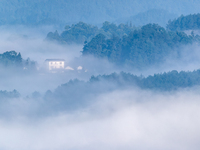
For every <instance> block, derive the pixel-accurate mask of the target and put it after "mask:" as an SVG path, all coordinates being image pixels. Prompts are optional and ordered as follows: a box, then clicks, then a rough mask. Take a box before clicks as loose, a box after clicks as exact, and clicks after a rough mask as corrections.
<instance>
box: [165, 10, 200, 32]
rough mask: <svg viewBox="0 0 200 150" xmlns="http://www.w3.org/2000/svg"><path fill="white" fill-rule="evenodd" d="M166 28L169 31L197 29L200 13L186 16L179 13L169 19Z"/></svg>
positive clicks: (199, 25) (199, 23) (199, 27)
mask: <svg viewBox="0 0 200 150" xmlns="http://www.w3.org/2000/svg"><path fill="white" fill-rule="evenodd" d="M167 29H169V30H171V31H185V30H199V29H200V14H199V13H198V14H192V15H191V14H190V15H187V16H183V15H181V16H180V17H178V18H177V19H174V20H173V21H171V20H169V22H168V24H167Z"/></svg>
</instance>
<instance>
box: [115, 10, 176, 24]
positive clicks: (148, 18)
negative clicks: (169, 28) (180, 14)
mask: <svg viewBox="0 0 200 150" xmlns="http://www.w3.org/2000/svg"><path fill="white" fill-rule="evenodd" d="M176 17H177V15H176V14H173V13H170V12H168V11H166V10H163V9H151V10H148V11H146V12H141V13H139V14H137V15H134V16H131V17H128V18H121V19H118V20H116V21H114V23H117V24H120V23H131V24H132V25H135V26H143V25H146V24H148V23H156V24H159V25H161V26H163V27H166V24H167V23H168V21H169V20H170V19H174V18H176Z"/></svg>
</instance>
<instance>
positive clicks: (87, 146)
mask: <svg viewBox="0 0 200 150" xmlns="http://www.w3.org/2000/svg"><path fill="white" fill-rule="evenodd" d="M199 99H200V95H199V93H198V89H192V90H181V91H177V92H173V93H169V92H166V93H159V92H157V93H156V92H152V91H144V90H138V89H126V90H116V91H113V92H108V93H103V94H100V95H97V96H96V98H95V99H94V101H95V102H94V103H93V104H92V105H90V106H88V107H86V108H83V109H79V110H76V111H73V112H65V111H63V112H60V113H59V114H54V115H51V116H46V117H42V119H41V117H40V116H38V117H36V119H33V118H29V117H28V118H27V117H26V115H25V116H24V115H23V113H22V114H21V115H18V116H16V117H13V118H12V119H5V118H2V119H1V120H0V122H1V123H0V131H1V135H2V136H1V137H0V141H1V142H0V148H1V149H5V150H7V149H9V150H10V149H14V150H25V149H30V150H46V149H50V150H51V149H52V150H54V149H57V150H63V149H73V150H75V149H83V150H92V149H97V150H101V149H111V150H112V149H113V150H115V149H118V150H122V149H128V150H131V149H140V150H146V149H150V150H151V149H152V150H160V149H165V150H175V149H184V150H189V149H193V150H197V149H198V148H199V138H200V136H199V135H200V129H199V125H200V119H199V118H200V113H199V111H200V102H199ZM21 104H22V103H21ZM22 106H23V104H22ZM29 107H31V106H29ZM22 109H26V108H22ZM8 110H9V109H8ZM26 111H28V109H27V110H26Z"/></svg>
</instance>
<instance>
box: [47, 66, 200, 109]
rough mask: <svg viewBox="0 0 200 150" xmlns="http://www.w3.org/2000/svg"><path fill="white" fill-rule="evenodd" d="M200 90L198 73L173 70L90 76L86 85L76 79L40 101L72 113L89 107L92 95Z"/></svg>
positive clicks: (199, 72) (199, 71)
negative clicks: (197, 88)
mask: <svg viewBox="0 0 200 150" xmlns="http://www.w3.org/2000/svg"><path fill="white" fill-rule="evenodd" d="M194 86H200V70H197V71H193V72H184V71H181V72H177V71H176V70H174V71H171V72H167V73H163V74H155V75H153V76H148V77H146V78H145V77H142V76H135V75H132V74H130V73H124V72H121V73H119V74H117V73H113V74H110V75H99V76H96V77H95V76H92V77H91V79H90V80H89V81H88V82H85V81H80V80H78V79H76V80H71V81H69V82H68V83H66V84H62V85H61V86H59V87H58V88H57V89H56V90H55V91H54V92H51V91H47V92H46V94H45V96H44V99H45V100H46V101H47V102H48V105H49V106H52V107H53V108H54V109H57V110H62V109H65V110H74V109H75V108H77V107H80V106H81V107H83V106H86V105H88V104H89V103H92V102H93V101H92V100H93V98H92V97H95V95H98V94H101V93H106V92H112V91H114V90H122V89H127V88H130V89H132V88H140V89H143V90H153V91H162V92H163V91H174V90H178V89H181V88H189V87H194Z"/></svg>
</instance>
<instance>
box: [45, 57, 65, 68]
mask: <svg viewBox="0 0 200 150" xmlns="http://www.w3.org/2000/svg"><path fill="white" fill-rule="evenodd" d="M45 62H46V63H47V65H48V68H49V70H56V69H64V68H65V60H64V59H46V60H45Z"/></svg>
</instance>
